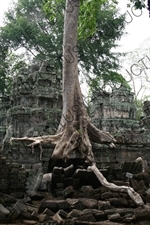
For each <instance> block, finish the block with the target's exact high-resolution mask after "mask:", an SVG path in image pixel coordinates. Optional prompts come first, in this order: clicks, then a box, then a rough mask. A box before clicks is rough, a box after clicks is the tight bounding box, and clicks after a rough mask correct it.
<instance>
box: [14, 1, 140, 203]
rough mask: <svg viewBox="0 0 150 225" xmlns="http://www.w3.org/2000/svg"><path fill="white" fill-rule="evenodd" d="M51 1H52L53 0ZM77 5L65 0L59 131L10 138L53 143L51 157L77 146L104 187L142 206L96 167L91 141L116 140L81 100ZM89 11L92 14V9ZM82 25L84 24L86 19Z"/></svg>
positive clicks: (96, 3)
mask: <svg viewBox="0 0 150 225" xmlns="http://www.w3.org/2000/svg"><path fill="white" fill-rule="evenodd" d="M58 1H59V0H58ZM51 2H52V3H54V2H53V1H51ZM56 2H57V1H56ZM88 2H91V5H92V8H91V9H92V10H93V9H94V10H95V11H94V15H95V13H96V12H97V8H98V7H100V5H101V2H100V0H91V1H88ZM82 3H83V5H81V7H85V9H87V10H88V8H87V7H88V6H89V5H88V4H87V2H85V1H81V4H82ZM84 3H85V4H84ZM91 5H90V6H91ZM93 7H94V8H93ZM79 8H80V0H66V6H65V18H64V36H63V112H62V118H61V121H60V125H59V128H58V133H57V134H56V135H52V136H50V135H48V136H42V137H35V138H34V137H33V138H27V137H23V138H12V139H11V140H12V141H13V140H16V141H18V140H28V141H29V140H30V141H31V142H32V143H31V146H32V147H34V145H37V144H38V145H40V148H41V150H42V146H41V144H42V143H54V144H55V145H56V146H55V149H54V151H53V154H52V156H51V157H52V158H54V159H59V158H61V159H68V158H69V153H70V152H71V151H72V150H75V149H78V150H79V151H80V153H81V157H84V158H85V160H87V161H88V162H90V164H92V166H91V167H90V169H91V170H93V172H94V173H95V174H96V176H97V177H98V179H99V180H100V182H101V183H102V184H103V185H104V186H106V187H108V188H110V189H112V190H115V191H118V190H119V191H125V192H127V193H128V194H129V195H130V197H131V198H132V199H133V200H134V201H135V202H136V203H137V204H138V205H142V206H143V205H144V203H143V201H142V199H141V197H140V196H139V195H138V194H137V193H136V192H135V191H134V190H133V189H132V188H130V187H127V186H120V187H118V186H116V185H115V184H113V183H109V182H107V180H106V179H105V178H104V177H103V175H102V174H101V173H100V172H99V170H98V169H97V168H96V166H95V160H94V155H93V152H92V145H91V141H94V142H102V141H107V142H115V139H114V138H113V137H112V136H111V135H110V134H109V133H106V132H104V131H100V130H98V129H97V128H96V127H95V126H94V125H93V124H92V123H91V120H90V118H89V116H88V115H87V112H86V109H85V105H84V102H83V97H82V93H81V89H80V85H79V77H78V55H77V52H78V46H77V33H78V32H77V29H78V15H79ZM90 13H92V11H91V12H90ZM85 24H87V23H86V21H85ZM88 25H89V24H87V27H88ZM86 31H87V30H85V32H86ZM72 59H73V60H72Z"/></svg>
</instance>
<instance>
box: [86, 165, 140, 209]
mask: <svg viewBox="0 0 150 225" xmlns="http://www.w3.org/2000/svg"><path fill="white" fill-rule="evenodd" d="M88 169H89V170H92V171H93V172H94V173H95V175H96V177H97V178H98V180H99V181H100V183H101V184H102V185H103V186H104V187H106V188H109V189H110V190H112V191H116V192H117V191H119V192H127V193H128V195H129V196H130V198H131V199H132V200H133V201H134V202H135V203H136V204H137V205H138V206H142V207H144V202H143V200H142V198H141V196H140V195H139V194H138V193H137V192H135V191H134V190H133V188H131V187H127V186H117V185H115V184H113V183H109V182H108V181H107V180H106V178H105V177H104V176H103V174H102V173H101V172H100V171H99V170H98V168H97V167H96V165H92V166H89V167H88Z"/></svg>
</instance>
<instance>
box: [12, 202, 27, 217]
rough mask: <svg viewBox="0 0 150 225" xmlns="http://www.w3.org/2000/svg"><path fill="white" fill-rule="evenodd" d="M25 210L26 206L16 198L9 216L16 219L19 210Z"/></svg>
mask: <svg viewBox="0 0 150 225" xmlns="http://www.w3.org/2000/svg"><path fill="white" fill-rule="evenodd" d="M26 210H27V206H26V205H25V204H24V203H23V202H22V201H21V200H18V201H17V202H16V204H15V205H14V206H13V208H12V210H11V212H10V215H9V217H10V218H11V219H16V218H17V217H18V216H19V215H20V213H21V212H23V211H24V212H25V211H26Z"/></svg>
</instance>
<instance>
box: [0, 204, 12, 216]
mask: <svg viewBox="0 0 150 225" xmlns="http://www.w3.org/2000/svg"><path fill="white" fill-rule="evenodd" d="M0 212H1V213H2V214H3V215H5V216H6V215H8V214H9V213H10V211H9V210H8V209H7V208H5V207H4V206H3V205H2V204H0Z"/></svg>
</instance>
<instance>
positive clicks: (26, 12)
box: [0, 0, 127, 90]
mask: <svg viewBox="0 0 150 225" xmlns="http://www.w3.org/2000/svg"><path fill="white" fill-rule="evenodd" d="M64 3H65V1H64V0H58V1H55V3H54V1H52V4H53V5H52V7H49V6H50V1H40V0H31V1H29V0H18V2H17V3H16V4H14V7H13V8H11V9H9V11H8V12H7V13H6V15H5V25H4V26H3V27H1V29H0V36H1V39H2V41H3V42H4V43H5V44H6V45H7V46H9V47H10V48H12V49H18V48H20V47H24V48H25V49H26V50H28V51H29V52H31V53H32V54H33V55H34V59H35V60H34V61H38V60H46V61H50V62H51V63H52V64H53V65H54V66H55V68H56V69H60V70H61V69H62V39H63V38H62V37H63V29H62V27H63V17H64V10H63V9H64ZM93 9H94V10H95V12H94V13H90V12H91V10H92V12H93ZM93 15H96V16H93ZM86 18H88V20H87V19H86ZM85 27H86V29H85ZM124 27H125V21H124V15H121V14H120V13H119V11H118V10H117V7H116V4H115V3H114V1H108V2H106V1H96V0H95V1H81V7H80V16H79V27H78V37H79V38H78V59H79V65H80V66H79V70H80V74H82V75H84V79H86V81H87V82H88V84H89V85H90V86H91V87H92V89H96V90H97V89H100V88H101V89H104V88H105V86H106V85H111V84H114V83H115V84H116V83H117V84H124V85H127V83H126V81H125V79H124V78H123V77H122V75H121V74H119V73H118V72H117V70H118V68H119V62H118V58H119V57H120V53H116V52H113V49H114V48H115V47H116V40H118V39H120V38H121V36H122V35H123V31H124ZM83 31H84V32H83Z"/></svg>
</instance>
